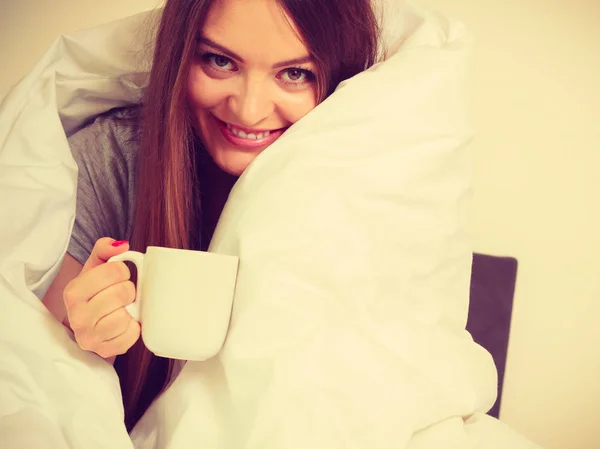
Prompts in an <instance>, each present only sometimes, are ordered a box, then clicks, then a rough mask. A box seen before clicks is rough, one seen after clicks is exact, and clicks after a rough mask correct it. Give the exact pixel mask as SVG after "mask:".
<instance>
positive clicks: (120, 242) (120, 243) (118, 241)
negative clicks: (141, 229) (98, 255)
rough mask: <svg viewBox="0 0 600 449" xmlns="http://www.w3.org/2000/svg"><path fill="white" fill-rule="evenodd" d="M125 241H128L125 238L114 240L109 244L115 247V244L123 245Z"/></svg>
mask: <svg viewBox="0 0 600 449" xmlns="http://www.w3.org/2000/svg"><path fill="white" fill-rule="evenodd" d="M125 243H128V241H127V240H117V241H116V242H112V243H111V245H112V246H114V247H117V246H121V245H124V244H125Z"/></svg>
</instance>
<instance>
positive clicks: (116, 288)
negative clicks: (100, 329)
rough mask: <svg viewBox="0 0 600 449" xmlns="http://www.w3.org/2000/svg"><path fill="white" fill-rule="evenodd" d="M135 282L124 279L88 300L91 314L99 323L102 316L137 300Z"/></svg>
mask: <svg viewBox="0 0 600 449" xmlns="http://www.w3.org/2000/svg"><path fill="white" fill-rule="evenodd" d="M135 295H136V292H135V284H134V283H133V282H131V281H123V282H119V283H117V284H113V285H111V286H110V287H108V288H106V289H104V290H102V291H101V292H100V293H98V294H97V295H96V296H94V297H93V298H92V299H90V301H89V302H88V307H89V310H90V314H91V315H92V317H93V318H95V321H94V322H95V323H96V324H97V323H98V322H99V321H100V320H101V319H102V318H104V317H105V316H107V315H110V314H111V313H113V312H114V311H116V310H119V309H121V308H123V306H126V305H128V304H131V303H132V302H133V301H135Z"/></svg>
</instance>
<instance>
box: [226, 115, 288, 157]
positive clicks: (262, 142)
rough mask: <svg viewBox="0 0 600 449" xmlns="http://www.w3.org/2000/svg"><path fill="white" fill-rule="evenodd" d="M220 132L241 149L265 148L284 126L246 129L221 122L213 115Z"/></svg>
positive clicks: (281, 131)
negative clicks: (271, 128)
mask: <svg viewBox="0 0 600 449" xmlns="http://www.w3.org/2000/svg"><path fill="white" fill-rule="evenodd" d="M214 118H215V120H216V122H217V124H218V127H219V129H220V131H221V134H222V135H223V137H224V138H225V140H227V142H229V143H230V144H231V145H233V146H235V147H237V148H240V149H243V150H256V149H261V148H265V147H267V146H269V145H271V144H272V143H273V142H275V141H276V140H277V139H278V138H279V136H281V135H282V134H283V132H284V131H285V129H286V128H280V129H273V130H268V129H254V130H253V129H247V128H240V127H237V126H235V125H231V124H229V123H226V122H223V121H222V120H219V119H217V118H216V117H214Z"/></svg>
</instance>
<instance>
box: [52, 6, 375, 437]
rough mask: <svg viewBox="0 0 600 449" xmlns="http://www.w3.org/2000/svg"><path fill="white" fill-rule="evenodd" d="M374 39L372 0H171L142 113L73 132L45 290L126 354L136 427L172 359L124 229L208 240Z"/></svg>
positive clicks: (122, 368) (76, 328) (89, 334)
mask: <svg viewBox="0 0 600 449" xmlns="http://www.w3.org/2000/svg"><path fill="white" fill-rule="evenodd" d="M376 52H377V26H376V21H375V18H374V15H373V11H372V9H371V4H370V1H369V0H329V1H328V2H327V5H326V7H325V5H324V4H323V2H321V1H319V0H280V1H273V0H246V1H239V0H213V1H211V0H195V1H192V0H168V1H167V3H166V6H165V8H164V11H163V15H162V19H161V23H160V28H159V31H158V36H157V41H156V47H155V52H154V61H153V66H152V70H151V73H150V82H149V86H148V88H147V93H146V96H145V99H144V102H143V106H142V110H141V114H139V116H138V113H137V110H135V109H134V110H121V111H113V112H111V113H110V114H109V115H108V116H104V117H100V118H98V119H97V120H96V121H95V122H94V123H93V124H91V125H89V126H88V127H87V128H84V129H83V130H82V131H80V132H78V133H76V134H75V135H74V136H72V137H71V138H70V144H71V147H72V150H73V154H74V156H75V158H76V160H77V163H78V165H79V168H80V175H79V186H78V200H77V217H76V222H75V226H74V230H73V235H72V237H71V243H70V245H69V250H68V253H67V255H66V256H65V259H64V261H63V264H62V266H61V269H60V272H59V274H58V275H57V277H56V279H55V280H54V282H53V284H52V286H51V287H50V289H49V290H48V293H47V294H46V296H45V298H44V303H45V304H46V306H47V307H48V308H49V309H50V311H51V312H52V313H53V314H54V315H55V316H56V318H57V319H59V320H60V321H62V322H64V323H65V324H66V325H69V326H70V327H71V329H72V330H73V332H74V335H75V338H76V340H77V342H78V344H79V345H80V346H81V347H82V348H84V349H86V350H90V351H93V352H96V353H97V354H99V355H100V356H102V357H103V358H105V359H107V360H109V361H111V362H112V361H114V360H115V359H114V357H115V356H119V357H117V358H116V361H114V363H115V368H116V370H117V373H118V374H119V378H120V381H121V387H122V388H121V389H122V392H123V399H124V406H125V420H126V424H127V427H128V428H129V429H131V428H132V427H133V425H135V423H136V422H137V420H138V419H139V418H140V417H141V415H142V414H143V413H144V411H145V410H146V409H147V407H148V406H149V405H150V403H151V402H152V400H153V399H154V398H155V397H156V396H157V395H158V393H160V391H161V390H162V389H163V388H164V387H165V385H166V384H167V382H168V381H169V379H170V377H171V371H172V361H170V360H166V359H161V358H158V357H156V356H154V355H153V354H151V353H150V352H149V351H148V350H147V349H146V348H145V347H144V345H143V343H142V341H141V340H140V339H139V336H140V328H139V325H138V323H136V322H135V321H133V320H132V319H131V317H130V316H129V315H128V314H127V312H126V311H125V309H124V306H125V305H126V304H128V303H130V302H132V301H133V299H134V297H135V287H134V284H133V283H132V282H131V281H130V280H129V278H130V273H129V270H128V268H127V267H126V266H125V265H124V264H122V263H115V264H107V263H106V260H108V259H109V258H110V257H112V256H114V255H116V254H120V253H122V252H124V251H126V250H128V249H129V248H130V245H129V243H128V241H126V240H125V239H127V240H129V239H131V248H133V249H136V250H138V251H144V250H145V248H146V247H147V246H149V245H155V246H167V247H175V248H188V249H206V248H207V247H208V243H209V242H210V238H211V236H212V233H213V231H214V228H215V226H216V223H217V221H218V219H219V216H220V214H221V211H222V208H223V206H224V204H225V201H226V199H227V196H228V194H229V191H230V189H231V187H232V186H233V184H234V183H235V180H236V179H237V177H238V176H239V175H241V174H242V173H243V172H244V170H245V169H246V168H247V167H248V165H249V164H250V163H251V162H252V160H253V159H254V158H255V157H256V156H257V155H259V154H260V153H261V152H262V151H264V149H265V148H267V147H268V146H269V145H270V144H272V143H273V142H274V141H275V140H277V139H278V138H279V137H280V136H281V135H282V134H283V133H284V132H285V130H286V129H287V128H288V127H290V126H291V125H293V124H294V123H295V122H296V121H298V120H300V119H301V118H302V117H303V116H304V115H306V114H307V113H308V112H310V111H311V110H312V109H313V108H314V107H315V106H316V105H317V104H318V103H319V102H321V101H323V100H324V99H325V98H326V97H327V96H328V95H330V94H331V93H332V92H333V90H334V89H335V88H336V86H337V85H338V84H339V83H340V82H341V81H343V80H345V79H347V78H350V77H352V76H354V75H355V74H357V73H359V72H361V71H363V70H364V69H366V68H368V67H369V66H370V65H372V64H373V63H374V61H375V58H376ZM138 122H139V123H138ZM138 125H139V126H138ZM138 130H139V132H138ZM132 192H135V194H133V193H132ZM134 211H135V214H134ZM107 235H110V236H111V237H114V238H108V237H105V236H107Z"/></svg>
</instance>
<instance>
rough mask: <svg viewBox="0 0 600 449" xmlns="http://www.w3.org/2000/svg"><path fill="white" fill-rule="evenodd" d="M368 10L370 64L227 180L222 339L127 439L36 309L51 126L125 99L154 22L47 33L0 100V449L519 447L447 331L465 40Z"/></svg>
mask: <svg viewBox="0 0 600 449" xmlns="http://www.w3.org/2000/svg"><path fill="white" fill-rule="evenodd" d="M378 13H379V15H380V17H382V19H381V23H382V26H383V30H384V42H383V45H382V60H383V59H384V58H385V61H383V62H382V63H381V64H378V65H377V66H376V67H373V68H372V69H370V70H369V71H367V72H365V73H363V74H360V75H359V76H357V77H355V78H353V79H351V80H349V81H347V82H345V83H343V84H342V85H341V86H340V87H339V88H338V90H337V91H336V92H335V93H334V94H333V96H332V97H330V98H329V99H328V100H327V101H326V102H325V103H323V104H322V105H320V106H319V107H318V108H316V109H315V110H314V111H313V112H311V113H310V114H309V115H308V116H306V117H305V118H303V119H302V120H301V121H300V122H298V123H297V124H295V125H294V126H293V127H292V128H291V129H290V130H289V131H288V132H286V134H285V135H284V136H283V137H282V138H281V139H279V140H278V141H277V142H276V143H275V144H274V145H272V146H271V147H270V148H269V149H268V150H267V151H265V152H264V153H263V154H262V155H261V156H259V157H258V158H257V160H256V161H255V162H254V163H253V164H252V165H251V167H250V168H249V169H248V170H247V172H246V173H245V174H244V176H243V177H242V178H241V179H240V181H239V182H238V184H237V185H236V187H235V188H234V190H233V192H232V194H231V196H230V199H229V201H228V204H227V206H226V209H225V211H224V214H223V217H222V218H221V221H220V223H219V226H218V229H217V232H216V234H215V238H214V239H213V242H212V245H211V248H210V250H211V251H216V252H221V253H227V254H235V255H238V256H239V257H240V270H239V276H238V285H237V290H236V296H235V304H234V308H233V314H232V320H231V324H230V327H229V331H228V336H227V339H226V342H225V345H224V347H223V349H222V351H221V352H220V354H219V355H218V356H216V357H214V358H213V359H211V360H208V361H206V362H195V363H188V364H187V365H186V366H185V368H184V369H183V371H182V372H181V374H180V376H179V377H178V378H177V379H176V380H175V382H174V383H173V384H172V386H171V387H170V388H169V389H168V390H167V391H166V392H165V393H164V394H163V395H162V396H161V397H160V399H159V400H158V401H156V402H155V403H154V405H153V406H152V407H151V408H150V410H149V411H148V413H147V414H146V415H145V416H144V418H143V419H142V420H141V421H140V423H139V424H138V425H137V427H136V428H135V429H134V431H133V433H132V435H131V438H130V436H128V435H127V433H126V431H125V427H124V425H123V410H122V406H121V402H120V390H119V384H118V380H117V378H116V375H115V373H114V371H113V369H112V367H110V366H109V365H108V364H106V363H105V362H104V361H102V360H100V359H99V358H98V357H96V356H94V355H92V354H89V353H86V352H84V351H82V350H80V349H79V348H78V346H77V345H76V344H75V343H74V342H73V339H72V337H71V335H70V334H69V333H68V331H66V330H65V329H64V328H63V327H62V326H61V325H60V324H58V323H56V322H55V321H54V320H53V318H52V317H51V316H50V315H49V313H48V312H47V311H46V310H45V308H44V307H43V306H42V304H41V303H40V300H39V298H40V297H42V296H43V294H44V293H45V291H46V289H47V287H48V285H49V283H50V282H51V281H52V279H53V276H54V275H55V274H56V271H57V269H58V267H59V265H60V262H61V259H62V256H63V254H64V252H65V250H66V247H67V242H68V239H69V235H70V230H71V226H72V222H73V217H74V212H75V211H74V208H75V192H76V181H77V167H76V165H75V163H74V161H73V159H72V157H71V155H70V151H69V147H68V144H67V141H66V135H68V134H70V133H71V132H73V131H74V130H76V129H78V128H79V127H80V126H82V124H83V123H84V122H85V121H86V120H87V119H89V118H91V117H93V116H95V115H97V114H99V113H101V112H104V111H106V110H108V109H110V108H112V107H115V106H121V105H124V104H130V103H137V102H139V101H140V98H141V88H143V86H144V83H145V81H146V74H145V72H144V70H140V69H139V67H141V66H140V65H138V64H136V63H134V62H133V61H136V58H134V56H139V55H140V54H141V52H140V47H139V46H140V45H141V44H140V42H141V40H140V39H139V37H140V35H141V34H140V30H141V29H144V27H145V26H146V25H147V24H148V23H149V21H151V20H153V17H154V13H148V14H142V15H139V16H135V17H132V18H129V19H125V20H122V21H119V22H115V23H112V24H109V25H106V26H102V27H99V28H96V29H92V30H86V31H83V32H80V33H77V34H74V35H71V36H62V37H61V38H60V39H58V40H57V41H56V42H55V44H54V45H53V46H52V48H51V49H50V50H49V51H48V52H47V53H46V54H45V56H44V57H43V58H42V60H41V61H40V62H39V63H38V65H37V66H36V67H35V68H34V70H33V71H32V72H31V73H30V74H29V75H28V76H27V77H25V78H24V79H23V81H22V82H21V83H20V84H19V85H17V86H16V87H15V88H14V89H13V91H12V92H11V93H10V94H9V96H8V97H7V98H6V99H5V100H4V102H3V103H2V106H1V109H0V206H1V211H2V212H1V215H0V241H1V245H0V306H1V313H0V345H1V346H0V447H2V448H5V447H6V448H27V449H41V448H53V449H54V448H73V449H80V448H86V449H88V448H111V449H115V448H132V447H136V448H157V449H158V448H160V449H167V448H168V449H180V448H188V447H189V448H211V449H213V448H214V449H234V448H235V449H258V448H261V449H275V448H278V449H294V448H304V449H306V448H328V449H334V448H342V447H343V448H366V447H369V448H411V449H416V448H479V447H481V448H515V449H518V448H526V447H531V445H530V443H528V442H527V441H526V440H525V439H523V438H522V437H520V436H519V435H517V434H515V433H514V432H512V431H511V430H510V429H508V428H506V427H505V426H503V425H502V424H500V423H499V422H498V421H496V420H493V419H491V418H489V417H487V416H485V415H484V413H485V411H487V409H489V407H490V406H491V405H492V404H493V401H494V399H495V394H496V381H497V380H496V373H495V368H494V365H493V361H492V359H491V357H490V356H489V354H488V353H487V352H486V351H485V350H484V349H482V348H481V347H479V346H478V345H476V344H475V343H474V342H473V341H472V339H471V337H470V335H469V334H468V333H467V332H466V331H465V330H464V327H465V323H466V314H467V306H468V296H469V278H470V260H471V247H470V242H469V236H468V232H467V228H468V204H469V190H470V185H471V179H470V154H469V147H468V142H469V140H470V138H471V129H470V127H469V121H468V114H467V111H468V107H467V105H468V85H469V77H468V72H469V69H470V67H469V61H470V41H469V39H468V36H467V35H466V33H465V31H464V29H463V27H462V26H461V25H460V24H459V23H457V22H454V21H449V20H447V19H445V18H443V17H441V16H439V15H435V14H431V13H429V12H426V11H422V10H419V9H417V8H414V7H412V6H410V5H406V4H404V3H403V2H400V1H389V2H387V1H381V2H379V3H378ZM383 18H385V20H384V19H383ZM136 38H137V39H136ZM136 45H137V47H136Z"/></svg>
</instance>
